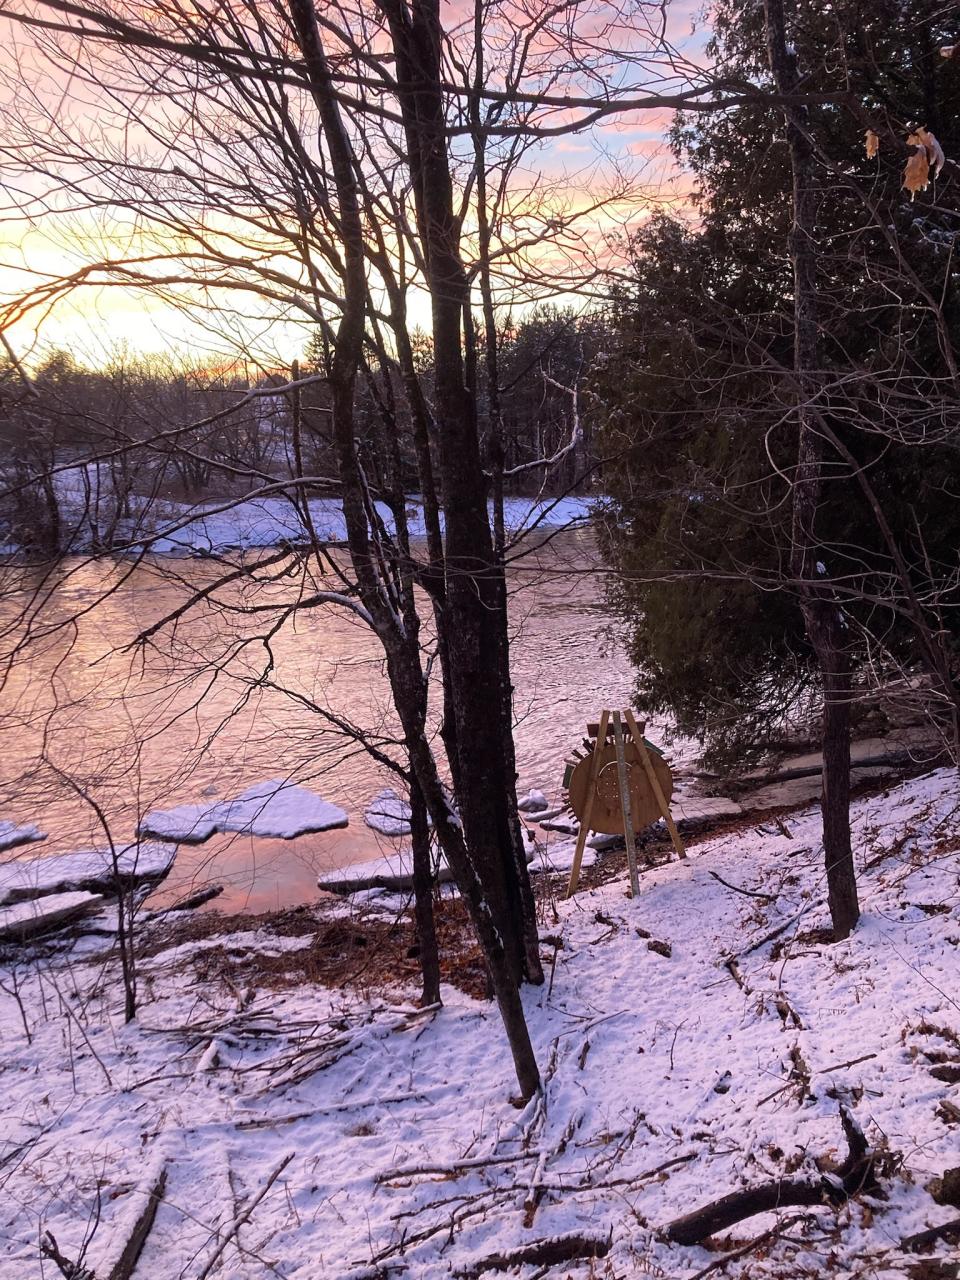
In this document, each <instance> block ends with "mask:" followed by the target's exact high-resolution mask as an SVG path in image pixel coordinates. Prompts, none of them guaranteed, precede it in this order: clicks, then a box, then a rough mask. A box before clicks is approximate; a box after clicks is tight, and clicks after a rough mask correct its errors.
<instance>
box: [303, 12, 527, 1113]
mask: <svg viewBox="0 0 960 1280" xmlns="http://www.w3.org/2000/svg"><path fill="white" fill-rule="evenodd" d="M289 3H290V14H291V17H292V19H293V25H294V29H295V31H296V34H297V40H298V43H299V45H300V49H301V52H302V54H303V58H304V63H305V67H306V70H307V74H308V75H309V77H310V84H311V90H312V93H313V97H314V101H315V102H316V105H317V110H318V112H319V114H320V120H321V127H322V130H323V136H324V138H325V141H326V143H327V148H328V151H329V154H330V162H331V167H332V170H333V175H334V180H335V184H336V191H337V198H338V206H339V208H338V215H339V223H340V234H341V238H342V241H343V249H344V256H343V260H344V270H343V278H342V288H343V302H342V310H341V318H340V323H339V325H338V327H337V332H336V339H335V342H334V349H333V358H332V360H331V363H330V373H329V376H330V387H331V393H332V421H333V438H334V446H335V448H336V453H337V462H338V467H339V473H340V482H341V490H342V504H343V513H344V520H345V523H346V527H347V541H348V545H349V549H350V557H351V563H352V566H353V570H354V573H355V574H356V578H357V583H358V587H359V590H360V595H361V598H362V600H363V603H364V606H365V607H366V609H367V610H368V612H369V613H370V616H371V620H372V622H373V625H374V628H375V629H376V631H377V634H378V635H379V636H380V639H381V642H382V644H383V646H384V652H385V654H386V658H387V671H388V675H389V679H390V687H391V691H392V693H393V698H394V703H395V705H396V708H397V712H398V714H399V716H400V720H401V724H402V725H403V731H404V744H405V747H406V750H407V753H408V757H409V759H410V763H411V766H412V769H413V771H414V773H415V775H416V778H417V782H418V783H419V786H420V788H421V792H422V795H423V799H424V801H425V803H426V805H427V808H428V810H429V812H430V816H431V817H432V818H433V823H434V829H435V830H436V832H437V837H438V839H439V840H440V842H441V846H442V848H443V849H444V852H445V853H446V856H447V861H448V863H449V865H450V868H451V870H452V871H453V873H454V876H455V877H456V880H457V884H458V886H459V888H460V891H461V894H462V895H463V898H464V901H465V903H466V905H467V908H468V910H469V912H470V916H471V920H472V922H473V926H474V929H475V931H476V933H477V938H478V940H479V942H480V945H481V947H482V949H483V952H484V956H485V958H486V961H487V966H488V969H489V972H490V977H491V983H492V985H493V988H494V993H495V995H496V999H497V1003H498V1005H499V1007H500V1013H501V1017H502V1018H503V1023H504V1028H505V1030H506V1033H507V1039H508V1041H509V1043H510V1049H511V1052H512V1055H513V1060H514V1065H515V1067H516V1072H517V1080H518V1083H519V1085H520V1091H521V1093H522V1095H523V1096H524V1097H525V1098H526V1097H529V1096H530V1095H531V1094H532V1093H533V1092H534V1091H535V1090H536V1089H537V1087H538V1086H539V1083H540V1075H539V1071H538V1068H537V1063H536V1058H535V1056H534V1052H533V1046H532V1044H531V1042H530V1035H529V1031H528V1029H527V1024H526V1019H525V1017H524V1012H523V1005H522V1002H521V1000H520V993H519V991H518V989H517V984H518V977H519V974H518V969H517V964H516V958H515V956H514V954H512V952H511V950H510V949H509V947H508V943H507V941H506V939H508V938H509V935H507V934H505V932H504V931H503V929H502V928H501V920H502V912H503V905H502V902H503V897H502V894H501V897H500V898H499V899H497V898H494V897H492V888H491V883H490V882H485V881H481V879H480V878H479V876H478V875H477V872H476V870H475V863H476V864H477V865H483V863H484V859H483V857H482V853H481V854H474V856H473V857H471V856H469V855H468V853H467V848H466V845H465V844H464V840H463V835H462V833H461V831H460V829H459V826H458V825H457V824H456V823H455V822H454V820H453V819H452V815H451V814H450V812H449V809H448V806H447V799H446V796H445V795H444V792H443V787H442V784H441V782H440V777H439V774H438V772H437V767H436V761H435V759H434V757H433V753H432V751H431V749H430V745H429V743H428V742H427V739H426V736H425V734H424V716H425V708H426V689H425V684H424V677H423V671H422V669H421V666H420V653H419V646H418V644H417V641H416V637H415V636H411V635H410V634H409V632H408V630H407V629H405V628H404V627H403V625H402V620H401V618H400V616H399V613H398V612H397V609H396V603H397V602H396V601H394V600H392V599H391V597H390V592H389V584H388V583H386V582H384V581H383V580H382V579H381V578H379V577H378V574H377V569H376V557H375V556H374V555H373V554H372V548H371V540H370V536H369V532H368V526H367V509H366V505H365V489H364V482H363V477H362V473H361V469H360V466H359V460H358V458H357V442H356V433H355V423H354V389H355V384H356V377H357V371H358V369H359V367H360V362H361V359H362V355H363V334H364V320H365V314H366V300H367V289H366V275H365V250H364V236H363V220H362V216H361V208H360V196H359V190H358V186H357V177H356V170H355V166H354V157H353V153H352V149H351V146H350V141H349V138H348V136H347V134H346V131H345V129H344V126H343V121H342V119H341V116H340V109H339V105H338V103H337V100H336V95H335V93H334V88H333V83H332V79H331V75H330V70H329V67H328V64H327V59H326V54H325V52H324V49H323V44H322V42H321V39H320V32H319V28H318V25H317V16H316V11H315V10H314V7H313V4H312V0H289ZM436 92H437V95H438V100H439V86H438V87H437V90H436ZM414 100H415V101H416V95H414ZM440 114H441V119H442V104H441V110H440ZM416 136H417V135H416V133H414V141H416ZM438 145H439V146H440V148H441V153H442V148H443V138H442V136H441V137H440V138H439V139H438ZM444 164H445V159H444ZM411 168H412V170H413V171H414V172H415V173H416V172H422V170H421V167H420V166H419V164H418V163H417V162H416V159H415V157H411ZM447 196H448V198H449V203H450V207H451V208H452V193H451V189H450V180H449V171H448V172H447ZM440 270H441V278H442V277H443V272H444V271H447V272H449V270H450V267H449V263H448V262H447V261H446V259H443V258H442V256H441V267H440ZM440 293H441V295H442V296H441V297H440V298H439V299H435V310H436V311H437V312H438V313H439V317H438V318H439V322H438V318H437V317H435V328H438V329H439V330H440V331H441V332H442V333H443V334H444V336H445V343H446V345H445V356H446V361H445V367H446V369H447V372H446V389H445V402H451V403H453V402H454V401H455V400H456V397H455V396H454V389H455V388H454V382H455V379H452V378H451V375H450V369H449V366H450V364H451V363H452V359H451V350H450V345H451V344H450V317H449V314H448V313H449V308H450V299H449V298H448V297H447V296H446V295H445V294H444V291H443V290H440ZM454 326H455V328H454V332H455V334H456V335H457V341H458V346H457V356H458V358H459V320H458V319H455V320H454ZM463 392H464V388H463V386H462V383H461V393H463ZM455 424H456V425H459V426H460V428H461V431H460V433H459V434H460V436H461V437H462V436H464V435H465V434H467V433H464V432H463V430H462V427H463V422H462V420H461V419H460V418H457V419H455ZM467 443H468V441H467ZM474 452H476V440H475V439H474ZM456 476H457V473H456V468H454V478H455V479H456ZM445 479H446V478H445ZM454 488H456V486H455V485H454ZM444 496H445V499H446V500H447V501H448V502H449V500H450V493H449V492H447V491H445V494H444ZM483 515H484V524H483V527H484V529H486V533H487V538H488V541H489V529H488V528H487V526H486V520H485V515H486V512H485V508H484V510H483ZM475 516H476V509H475V502H474V504H473V506H472V507H471V508H470V510H469V511H468V521H467V523H468V527H469V528H470V529H471V530H474V531H475V528H476V520H475ZM455 523H456V522H455ZM457 563H458V564H459V563H460V561H459V560H458V561H457ZM454 581H456V582H457V584H458V591H459V592H460V593H461V594H462V593H463V591H464V586H463V582H464V578H463V577H461V575H460V574H455V575H454ZM448 595H449V592H448ZM448 616H449V615H448ZM465 630H466V631H467V632H468V634H467V635H466V636H465V637H463V640H462V644H461V648H462V652H459V651H458V653H457V654H453V652H452V650H453V641H452V639H451V640H450V646H451V672H459V673H460V684H461V687H460V688H459V689H458V688H457V687H456V685H455V686H454V693H455V695H457V696H458V697H459V696H462V692H463V690H462V684H463V681H464V679H466V681H467V683H468V684H469V679H470V676H471V674H473V675H474V676H475V675H476V673H475V671H473V669H472V667H471V665H470V661H469V659H470V657H471V656H472V650H471V640H472V639H474V638H475V631H474V632H469V628H465ZM454 634H456V626H455V625H454V626H453V627H452V630H451V632H448V637H449V636H452V635H454ZM458 642H460V638H459V637H458ZM464 655H466V661H464ZM458 659H459V660H460V661H459V665H458ZM475 696H478V695H475ZM487 701H488V702H489V697H488V699H487ZM468 723H469V721H468ZM457 727H458V730H459V729H460V727H461V726H460V723H459V720H458V726H457ZM473 745H474V747H475V749H476V751H477V752H478V754H474V753H473V752H471V754H470V755H469V756H466V757H465V756H464V755H463V754H461V762H462V761H463V759H464V758H466V759H467V760H468V763H469V764H470V765H471V770H470V776H471V778H473V779H476V778H483V777H485V776H486V770H487V769H488V767H490V766H493V764H494V763H495V757H493V758H492V759H489V760H488V758H487V757H486V755H485V754H484V752H483V745H484V744H483V743H480V744H473ZM461 747H462V742H461ZM491 772H493V770H492V768H491ZM474 812H475V810H474ZM473 829H474V828H473V827H471V830H473ZM476 830H477V836H478V838H479V836H480V833H481V829H480V828H476ZM468 835H469V832H468ZM488 838H489V836H488ZM496 887H498V886H496V884H495V883H494V885H493V888H494V889H495V888H496Z"/></svg>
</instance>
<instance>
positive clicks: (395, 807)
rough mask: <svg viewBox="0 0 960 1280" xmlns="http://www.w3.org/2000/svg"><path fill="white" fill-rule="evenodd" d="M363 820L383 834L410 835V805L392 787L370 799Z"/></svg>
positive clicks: (373, 829)
mask: <svg viewBox="0 0 960 1280" xmlns="http://www.w3.org/2000/svg"><path fill="white" fill-rule="evenodd" d="M363 820H364V822H365V823H366V824H367V826H368V827H370V829H371V830H372V831H379V832H380V834H381V835H383V836H394V837H397V836H408V835H409V834H410V805H409V804H408V803H407V801H406V800H404V799H403V797H402V796H398V795H397V793H396V791H394V790H393V788H392V787H387V788H386V789H385V790H383V791H380V792H378V794H377V795H375V796H374V797H373V799H372V800H371V801H370V803H369V805H368V806H367V811H366V813H365V814H364V815H363Z"/></svg>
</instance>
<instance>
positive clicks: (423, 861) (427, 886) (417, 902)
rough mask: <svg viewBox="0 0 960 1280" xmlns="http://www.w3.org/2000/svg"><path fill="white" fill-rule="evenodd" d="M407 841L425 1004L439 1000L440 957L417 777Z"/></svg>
mask: <svg viewBox="0 0 960 1280" xmlns="http://www.w3.org/2000/svg"><path fill="white" fill-rule="evenodd" d="M410 840H411V843H412V845H413V899H414V915H415V917H416V922H417V945H418V947H419V949H420V974H421V977H422V979H423V997H422V998H423V1003H424V1005H431V1004H439V1003H440V956H439V953H438V951H437V930H436V922H435V921H434V918H433V874H432V871H431V867H430V828H429V826H428V824H427V806H426V804H425V803H424V799H423V792H422V791H421V790H420V784H419V783H418V782H417V780H416V778H413V779H412V780H411V782H410Z"/></svg>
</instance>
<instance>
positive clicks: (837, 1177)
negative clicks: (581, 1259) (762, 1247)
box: [663, 1106, 881, 1245]
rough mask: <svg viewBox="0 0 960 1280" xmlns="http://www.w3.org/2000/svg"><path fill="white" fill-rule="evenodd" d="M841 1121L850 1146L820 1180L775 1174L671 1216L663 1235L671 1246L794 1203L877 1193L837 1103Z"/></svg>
mask: <svg viewBox="0 0 960 1280" xmlns="http://www.w3.org/2000/svg"><path fill="white" fill-rule="evenodd" d="M840 1121H841V1123H842V1125H843V1131H844V1134H845V1136H846V1139H847V1146H848V1149H849V1150H848V1154H847V1158H846V1159H845V1160H844V1162H843V1164H842V1165H840V1167H839V1168H838V1169H837V1170H836V1172H834V1173H824V1174H823V1175H822V1176H821V1177H819V1178H777V1179H775V1180H774V1181H772V1182H764V1183H761V1184H760V1186H757V1187H746V1188H745V1189H744V1190H743V1191H731V1192H730V1194H729V1195H725V1196H721V1198H720V1199H719V1200H713V1201H711V1203H710V1204H706V1205H703V1206H702V1207H701V1208H699V1209H694V1211H693V1212H692V1213H686V1214H684V1215H683V1217H680V1218H675V1219H674V1221H673V1222H671V1223H669V1224H668V1226H666V1227H665V1228H664V1231H663V1234H664V1235H666V1237H667V1238H668V1239H669V1240H672V1241H673V1242H674V1243H675V1244H684V1245H691V1244H700V1243H701V1242H702V1241H704V1240H706V1239H708V1237H710V1236H712V1235H715V1234H716V1233H717V1232H718V1231H723V1230H725V1229H726V1228H727V1227H732V1226H734V1225H735V1224H736V1223H738V1222H743V1221H744V1220H745V1219H746V1218H752V1217H754V1216H755V1215H756V1214H758V1213H771V1212H773V1211H774V1210H776V1209H784V1208H787V1207H792V1206H796V1205H804V1206H811V1205H828V1204H829V1205H841V1204H844V1203H845V1202H846V1201H847V1200H850V1199H852V1198H853V1196H855V1195H858V1194H859V1193H860V1192H864V1191H866V1192H869V1193H872V1194H873V1195H878V1194H880V1191H881V1189H880V1185H879V1183H878V1182H877V1178H876V1170H875V1167H874V1156H873V1153H872V1152H871V1150H870V1148H869V1145H868V1143H867V1140H866V1138H865V1137H864V1134H863V1130H862V1129H861V1128H860V1126H859V1125H858V1124H857V1122H856V1120H854V1118H853V1116H852V1115H851V1113H850V1111H849V1109H848V1108H847V1107H846V1106H841V1107H840Z"/></svg>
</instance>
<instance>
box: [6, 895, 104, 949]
mask: <svg viewBox="0 0 960 1280" xmlns="http://www.w3.org/2000/svg"><path fill="white" fill-rule="evenodd" d="M104 900H105V899H104V897H103V895H102V894H98V893H86V892H78V893H53V894H50V895H49V897H46V898H37V899H35V900H31V901H28V902H18V903H16V904H15V905H14V906H12V907H2V908H0V942H25V941H26V940H27V939H28V938H34V937H36V936H37V935H38V934H42V933H48V932H50V931H51V930H53V929H60V928H62V926H63V925H65V924H69V923H71V922H72V921H73V920H76V919H77V918H78V917H80V916H85V915H89V913H90V912H91V911H95V910H96V909H97V908H99V907H100V906H102V904H103V902H104Z"/></svg>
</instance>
